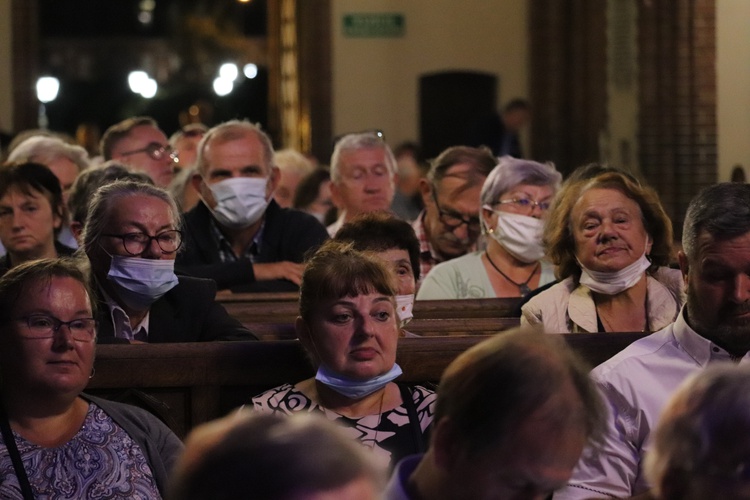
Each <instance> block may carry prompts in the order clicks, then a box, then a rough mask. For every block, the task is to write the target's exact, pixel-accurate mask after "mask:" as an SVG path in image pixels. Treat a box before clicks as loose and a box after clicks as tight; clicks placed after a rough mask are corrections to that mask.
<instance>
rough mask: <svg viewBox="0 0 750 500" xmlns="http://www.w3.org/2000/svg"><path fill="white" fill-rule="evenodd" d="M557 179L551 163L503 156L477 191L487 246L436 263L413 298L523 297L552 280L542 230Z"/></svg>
mask: <svg viewBox="0 0 750 500" xmlns="http://www.w3.org/2000/svg"><path fill="white" fill-rule="evenodd" d="M561 179H562V176H561V175H560V173H559V172H558V171H557V170H555V167H554V166H553V165H551V164H543V163H537V162H533V161H527V160H518V159H515V158H511V157H510V156H504V157H502V158H501V159H500V163H499V164H498V165H497V166H496V167H495V168H494V169H493V170H492V172H490V175H489V176H487V180H486V181H485V182H484V186H482V191H481V194H480V197H479V201H480V202H481V204H482V219H481V220H482V227H483V228H484V230H485V232H486V233H487V235H488V238H487V248H486V249H485V250H484V251H481V250H480V251H476V252H472V253H469V254H467V255H464V256H463V257H459V258H457V259H453V260H449V261H448V262H443V263H442V264H438V265H437V266H436V267H435V268H434V269H433V270H432V271H430V273H429V274H428V275H427V277H426V278H425V280H424V282H423V283H422V286H421V287H420V289H419V294H418V295H417V299H418V300H437V299H474V298H485V297H524V296H525V295H527V294H528V293H529V292H530V291H531V290H534V289H536V288H537V287H540V286H543V285H545V284H547V283H550V282H552V281H554V279H555V276H554V268H553V266H552V265H551V264H550V263H549V262H546V261H545V260H543V257H544V246H543V245H542V230H543V228H544V220H543V219H544V216H545V214H546V212H547V209H548V208H549V205H550V202H551V201H552V198H553V197H554V195H555V192H556V191H557V188H558V187H559V185H560V180H561Z"/></svg>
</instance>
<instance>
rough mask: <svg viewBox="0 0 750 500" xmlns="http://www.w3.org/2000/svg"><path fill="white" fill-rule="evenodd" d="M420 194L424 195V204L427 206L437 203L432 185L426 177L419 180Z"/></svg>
mask: <svg viewBox="0 0 750 500" xmlns="http://www.w3.org/2000/svg"><path fill="white" fill-rule="evenodd" d="M419 192H420V193H421V194H422V203H424V205H425V206H427V205H432V204H433V203H435V200H434V198H433V196H432V183H430V181H428V180H427V179H425V178H424V177H422V178H421V179H419Z"/></svg>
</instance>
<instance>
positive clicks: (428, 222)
mask: <svg viewBox="0 0 750 500" xmlns="http://www.w3.org/2000/svg"><path fill="white" fill-rule="evenodd" d="M496 164H497V160H496V159H495V157H494V156H492V153H490V151H489V150H488V149H486V148H470V147H466V146H454V147H450V148H448V149H446V150H445V151H443V152H442V153H440V156H438V157H437V158H436V159H435V160H433V162H432V165H431V167H430V171H429V173H428V174H427V178H426V179H422V181H421V185H420V189H421V191H422V200H423V201H424V206H425V208H424V210H423V211H422V213H421V214H419V216H418V217H417V220H415V221H414V224H413V225H412V227H414V232H415V233H416V234H417V238H418V239H419V245H420V248H419V251H420V255H419V261H420V276H422V277H423V278H424V276H426V275H427V274H428V273H429V272H430V270H431V269H432V268H433V267H434V266H435V265H437V264H439V263H441V262H444V261H447V260H450V259H454V258H456V257H461V256H462V255H465V254H466V253H468V252H470V251H473V250H474V249H475V244H476V241H477V238H478V237H479V234H480V232H481V225H480V221H479V194H480V190H481V189H482V184H484V181H485V179H486V178H487V176H488V175H489V173H490V172H491V171H492V169H493V168H495V165H496Z"/></svg>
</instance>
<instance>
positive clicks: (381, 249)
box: [334, 212, 419, 337]
mask: <svg viewBox="0 0 750 500" xmlns="http://www.w3.org/2000/svg"><path fill="white" fill-rule="evenodd" d="M334 239H335V240H336V241H344V242H350V243H352V245H354V249H355V250H359V251H361V252H371V253H373V254H374V255H376V256H378V257H380V258H381V259H383V260H384V261H385V262H386V263H387V264H388V266H389V267H390V268H391V271H393V275H394V276H395V277H396V283H397V285H398V295H396V313H397V314H398V318H399V320H400V326H402V327H403V326H405V325H406V323H408V322H409V320H411V319H412V318H413V315H412V309H413V307H414V292H415V291H416V289H417V282H418V281H419V240H418V239H417V235H416V234H414V229H412V227H411V225H410V224H409V223H408V222H406V221H403V220H401V219H398V218H396V217H395V216H393V215H391V214H389V213H386V212H371V213H367V214H361V215H358V216H357V217H355V218H354V219H352V220H351V221H349V222H347V223H346V224H344V225H343V226H341V229H339V231H338V232H337V233H336V236H335V237H334ZM402 332H403V330H402ZM408 336H415V337H416V336H417V335H414V334H409V335H408Z"/></svg>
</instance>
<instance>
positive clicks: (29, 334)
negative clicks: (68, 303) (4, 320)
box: [15, 314, 96, 342]
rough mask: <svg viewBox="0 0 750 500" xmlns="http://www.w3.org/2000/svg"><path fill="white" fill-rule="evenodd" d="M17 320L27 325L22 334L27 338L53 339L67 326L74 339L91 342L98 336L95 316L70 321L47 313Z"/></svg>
mask: <svg viewBox="0 0 750 500" xmlns="http://www.w3.org/2000/svg"><path fill="white" fill-rule="evenodd" d="M15 321H18V322H20V323H21V324H22V325H25V326H26V330H25V331H24V333H23V334H22V336H23V337H24V338H27V339H51V338H53V337H54V336H55V334H56V333H57V332H58V331H59V330H60V328H61V327H63V326H67V327H68V330H70V335H71V336H72V337H73V340H77V341H79V342H91V341H93V340H94V338H96V320H95V319H94V318H76V319H72V320H70V321H62V320H60V319H58V318H55V317H54V316H49V315H47V314H30V315H28V316H23V317H21V318H16V319H15Z"/></svg>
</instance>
